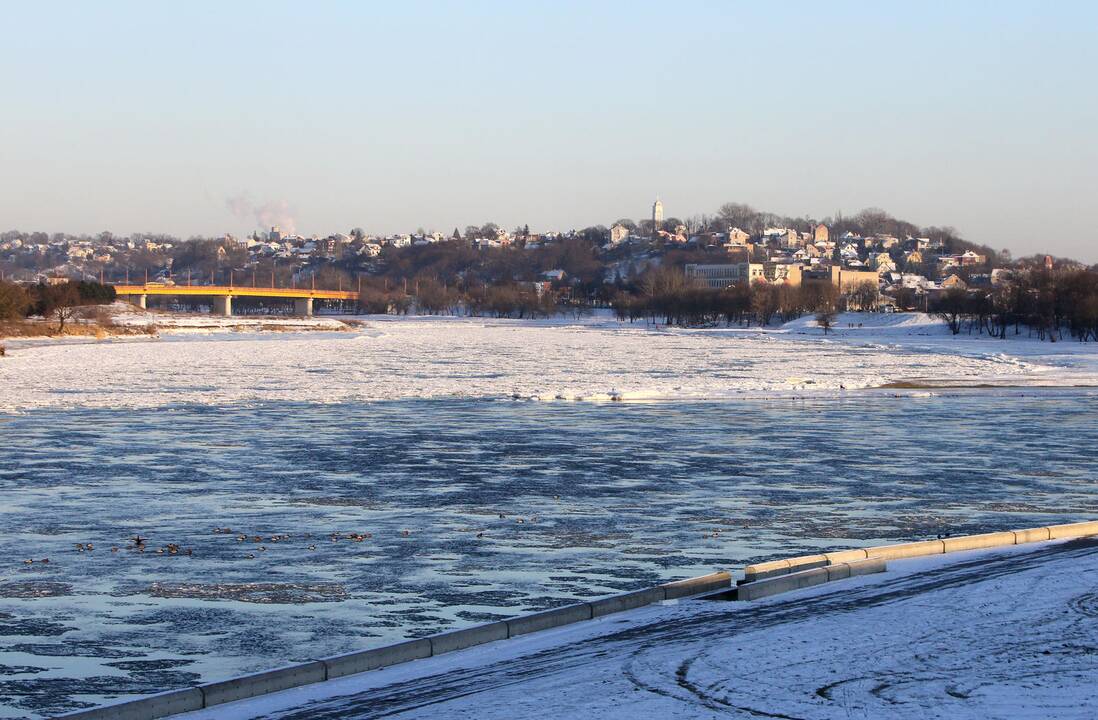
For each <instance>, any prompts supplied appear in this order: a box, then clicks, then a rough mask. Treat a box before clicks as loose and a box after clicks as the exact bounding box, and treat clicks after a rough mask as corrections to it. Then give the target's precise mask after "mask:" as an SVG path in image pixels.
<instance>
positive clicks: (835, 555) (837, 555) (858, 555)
mask: <svg viewBox="0 0 1098 720" xmlns="http://www.w3.org/2000/svg"><path fill="white" fill-rule="evenodd" d="M824 557H826V558H827V564H828V565H838V564H839V563H845V562H857V561H858V560H865V559H866V558H867V557H869V556H868V555H867V554H866V552H865V548H855V549H854V550H837V551H835V552H829V553H824Z"/></svg>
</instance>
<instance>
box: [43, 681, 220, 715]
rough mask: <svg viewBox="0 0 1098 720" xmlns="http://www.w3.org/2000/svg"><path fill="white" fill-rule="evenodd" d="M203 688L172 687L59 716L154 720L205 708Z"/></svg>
mask: <svg viewBox="0 0 1098 720" xmlns="http://www.w3.org/2000/svg"><path fill="white" fill-rule="evenodd" d="M203 707H204V706H203V697H202V691H201V690H199V689H198V688H194V687H192V688H186V689H184V690H171V691H168V692H163V693H159V694H157V695H150V696H148V697H143V698H140V699H138V700H126V701H123V702H120V703H116V704H114V705H101V706H100V707H95V708H90V709H88V710H77V711H75V712H70V713H65V714H64V715H57V716H55V717H57V718H68V719H70V720H152V719H153V718H162V717H167V716H168V715H175V714H176V713H185V712H191V711H192V710H201V709H202V708H203Z"/></svg>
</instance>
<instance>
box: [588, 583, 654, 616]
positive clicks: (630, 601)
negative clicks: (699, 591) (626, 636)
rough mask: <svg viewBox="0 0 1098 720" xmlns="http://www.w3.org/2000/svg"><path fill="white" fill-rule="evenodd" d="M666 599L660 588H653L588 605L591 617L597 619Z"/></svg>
mask: <svg viewBox="0 0 1098 720" xmlns="http://www.w3.org/2000/svg"><path fill="white" fill-rule="evenodd" d="M666 598H667V595H666V594H664V591H663V588H662V587H654V588H647V589H645V590H637V591H636V592H630V593H623V594H621V595H614V596H612V597H608V598H603V599H602V600H594V601H592V602H591V603H590V605H591V617H592V618H597V617H603V616H604V615H610V614H612V613H618V612H622V611H624V610H633V609H634V608H639V607H644V606H645V605H651V604H653V603H658V602H662V601H663V600H665V599H666Z"/></svg>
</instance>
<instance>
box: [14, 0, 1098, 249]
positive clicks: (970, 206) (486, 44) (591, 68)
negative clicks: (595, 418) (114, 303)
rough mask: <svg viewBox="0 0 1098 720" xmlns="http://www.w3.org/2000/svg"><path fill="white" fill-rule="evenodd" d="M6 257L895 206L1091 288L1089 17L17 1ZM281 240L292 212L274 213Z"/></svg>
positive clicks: (890, 7)
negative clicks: (68, 244)
mask: <svg viewBox="0 0 1098 720" xmlns="http://www.w3.org/2000/svg"><path fill="white" fill-rule="evenodd" d="M2 7H3V17H4V27H5V30H6V32H5V33H4V41H3V43H0V87H2V89H3V95H2V98H3V100H2V104H0V168H2V172H0V228H2V229H8V228H19V229H23V230H46V231H57V230H66V231H72V232H96V231H99V230H104V229H110V230H113V231H115V232H123V233H128V232H133V231H164V232H171V233H175V234H181V235H190V234H213V233H221V232H226V231H230V232H234V233H237V234H242V233H245V232H247V231H250V230H251V229H253V228H254V227H255V225H256V221H255V218H254V217H253V215H252V214H249V213H242V214H240V215H234V214H233V213H232V212H230V211H229V209H228V207H227V204H226V201H227V200H228V199H230V198H234V197H237V198H239V197H241V196H243V197H245V199H247V200H248V201H250V203H251V204H252V205H253V206H260V205H263V204H266V203H272V204H278V203H285V204H286V205H287V207H288V209H289V210H290V211H292V214H293V216H294V218H295V220H296V228H297V230H298V231H300V232H303V233H305V234H312V233H314V232H315V233H321V234H323V233H328V232H332V231H337V230H339V231H344V232H345V231H347V230H348V229H350V228H351V227H353V226H356V225H361V226H363V227H366V228H367V229H369V230H371V231H374V232H391V231H398V230H410V229H415V228H416V227H417V226H424V227H426V228H429V229H430V228H437V229H439V230H442V231H445V232H449V231H451V230H452V229H453V227H454V226H459V227H462V228H464V227H465V226H466V225H468V224H481V223H484V222H487V221H489V220H491V221H495V222H497V223H499V224H501V225H504V226H506V227H514V226H515V225H517V224H522V223H529V225H530V226H531V228H532V229H549V228H571V227H583V226H586V225H593V224H598V223H602V224H609V223H610V222H612V221H613V220H615V219H617V218H618V217H623V216H625V217H634V218H637V217H641V216H643V215H645V214H646V213H647V212H648V208H649V206H650V203H651V202H652V199H653V198H654V196H655V195H656V194H657V193H658V194H659V195H660V197H661V198H662V199H663V201H664V204H665V206H666V208H667V212H668V214H669V215H675V216H688V215H692V214H695V213H700V212H712V211H713V210H714V209H716V207H717V206H719V205H720V204H721V203H722V202H725V201H739V202H746V203H750V204H752V205H754V206H756V207H758V208H760V209H767V210H773V211H775V212H781V213H790V214H810V215H814V216H824V215H831V214H834V213H835V212H836V211H842V212H844V213H846V214H851V213H854V212H856V211H857V210H859V209H860V208H863V207H867V206H878V207H882V208H885V209H886V210H889V211H890V212H892V213H893V214H894V215H897V216H899V217H903V218H905V219H909V220H911V221H913V222H916V223H920V224H941V225H954V226H956V227H957V228H958V229H959V230H961V232H962V233H963V234H964V235H965V237H967V238H969V239H971V240H974V241H977V242H984V243H988V244H991V245H993V246H996V247H1010V248H1011V249H1012V250H1013V251H1015V252H1016V253H1030V252H1037V251H1044V250H1047V251H1051V252H1054V253H1056V254H1063V255H1075V256H1078V257H1081V258H1084V259H1087V260H1090V261H1098V231H1096V230H1095V228H1096V227H1098V219H1096V218H1094V217H1093V216H1094V214H1095V210H1094V205H1095V196H1096V194H1098V170H1096V168H1098V139H1096V136H1095V133H1096V129H1098V91H1096V87H1098V81H1096V78H1098V3H1095V2H1047V3H1037V2H1032V3H1018V2H972V3H954V2H922V3H904V4H901V3H891V2H889V3H881V2H864V3H861V2H858V3H855V2H828V3H820V2H786V3H769V2H767V3H763V2H759V3H755V4H745V3H731V2H666V1H665V2H661V3H645V2H630V3H618V2H601V3H570V2H555V3H533V2H531V3H526V2H468V3H459V2H453V3H443V2H439V3H425V2H400V3H396V2H384V3H376V4H373V3H365V2H357V3H351V2H347V3H337V2H309V3H305V2H299V3H289V2H196V1H191V2H186V3H168V2H109V1H106V0H101V1H99V2H94V3H93V2H72V3H65V2H41V3H27V2H11V1H8V2H3V6H2ZM275 214H276V215H277V213H275Z"/></svg>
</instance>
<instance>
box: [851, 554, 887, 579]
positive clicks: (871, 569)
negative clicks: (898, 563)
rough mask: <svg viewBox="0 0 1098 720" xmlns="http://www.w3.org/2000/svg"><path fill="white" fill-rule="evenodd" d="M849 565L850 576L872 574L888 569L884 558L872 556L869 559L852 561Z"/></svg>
mask: <svg viewBox="0 0 1098 720" xmlns="http://www.w3.org/2000/svg"><path fill="white" fill-rule="evenodd" d="M847 567H849V568H850V577H858V576H859V575H872V574H873V573H882V572H884V571H885V570H887V569H888V566H887V565H886V564H885V561H884V559H883V558H870V559H869V560H857V561H855V562H852V563H847Z"/></svg>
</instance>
